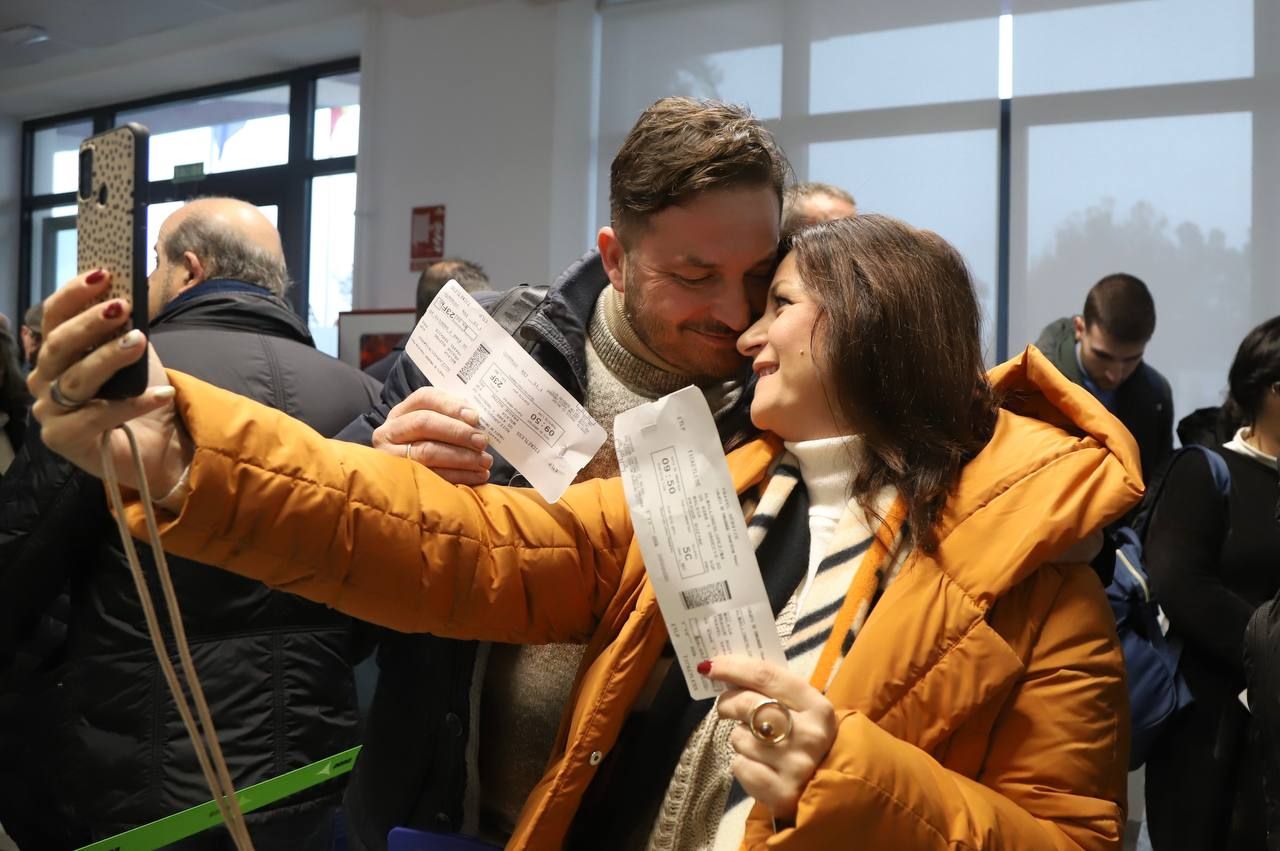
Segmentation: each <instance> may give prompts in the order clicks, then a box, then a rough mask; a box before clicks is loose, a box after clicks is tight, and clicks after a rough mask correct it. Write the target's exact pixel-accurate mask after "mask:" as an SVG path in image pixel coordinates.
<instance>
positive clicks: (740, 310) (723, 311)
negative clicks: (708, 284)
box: [714, 281, 752, 332]
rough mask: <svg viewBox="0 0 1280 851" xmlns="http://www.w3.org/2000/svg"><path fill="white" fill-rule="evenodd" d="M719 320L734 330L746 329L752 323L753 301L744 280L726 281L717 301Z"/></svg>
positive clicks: (716, 315)
mask: <svg viewBox="0 0 1280 851" xmlns="http://www.w3.org/2000/svg"><path fill="white" fill-rule="evenodd" d="M714 316H715V319H716V321H717V322H720V323H721V324H723V325H725V326H727V327H729V328H732V329H733V330H734V331H740V332H741V331H746V330H747V328H748V327H749V326H750V325H751V319H752V316H751V302H750V301H749V300H748V299H747V288H746V285H745V282H743V281H726V282H725V285H724V286H723V287H722V288H721V291H720V294H719V298H717V299H716V303H715V313H714Z"/></svg>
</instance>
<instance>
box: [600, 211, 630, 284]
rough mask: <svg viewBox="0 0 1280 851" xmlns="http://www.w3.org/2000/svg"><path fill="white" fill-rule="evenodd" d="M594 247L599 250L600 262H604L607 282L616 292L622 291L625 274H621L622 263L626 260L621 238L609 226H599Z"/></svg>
mask: <svg viewBox="0 0 1280 851" xmlns="http://www.w3.org/2000/svg"><path fill="white" fill-rule="evenodd" d="M596 247H597V248H598V249H599V250H600V262H601V263H603V264H604V271H605V274H606V275H608V276H609V283H610V284H612V285H613V288H614V289H615V290H617V291H618V292H622V289H623V281H624V279H625V276H624V275H623V274H622V269H623V264H624V263H625V262H626V254H627V253H626V251H625V250H624V249H623V247H622V240H621V239H619V238H618V234H617V233H616V232H614V230H613V228H611V227H602V228H600V233H599V234H597V235H596Z"/></svg>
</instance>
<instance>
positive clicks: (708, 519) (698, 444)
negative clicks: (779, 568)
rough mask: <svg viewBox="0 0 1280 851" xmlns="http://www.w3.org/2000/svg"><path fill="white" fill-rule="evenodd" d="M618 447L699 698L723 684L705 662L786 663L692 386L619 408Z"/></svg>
mask: <svg viewBox="0 0 1280 851" xmlns="http://www.w3.org/2000/svg"><path fill="white" fill-rule="evenodd" d="M613 437H614V447H615V449H616V451H617V453H618V466H619V468H620V470H621V473H622V485H623V489H624V490H625V492H626V496H627V505H628V506H629V508H630V510H631V520H632V523H633V524H634V526H635V535H636V538H637V540H638V541H639V542H640V552H641V554H642V555H643V556H644V564H645V569H646V570H647V571H648V574H649V582H650V584H651V585H653V590H654V593H655V595H656V596H657V599H658V607H659V608H660V609H661V610H662V618H663V620H664V621H666V624H667V632H668V634H669V635H670V637H671V644H672V646H673V647H674V648H675V654H676V661H677V663H678V664H679V665H680V668H681V669H682V670H683V671H684V679H685V683H686V684H688V686H689V694H690V695H692V696H693V698H694V700H701V699H703V698H707V697H714V696H715V695H716V694H717V693H719V692H721V691H723V690H724V686H723V685H722V684H720V683H715V682H712V681H711V680H709V679H707V678H706V677H704V676H702V675H701V674H699V673H698V672H697V666H698V663H699V662H701V661H703V660H704V659H710V658H711V657H712V656H718V655H721V654H727V653H734V654H743V655H746V656H753V657H755V658H757V659H763V660H765V661H768V662H774V663H777V664H779V665H785V664H786V656H785V655H784V653H783V650H782V641H781V640H780V639H779V638H778V628H777V625H776V624H775V623H774V620H773V610H772V609H771V608H770V606H769V597H768V594H767V593H766V592H765V588H764V580H763V579H762V578H761V576H760V568H759V566H758V565H757V563H756V554H755V550H754V549H752V547H751V542H750V541H749V539H748V538H747V524H746V521H745V520H744V519H743V517H742V507H741V506H740V505H739V503H738V495H737V492H736V491H735V490H734V487H733V480H732V478H730V476H729V465H728V464H727V463H726V461H725V457H724V450H723V449H721V447H720V437H719V435H718V433H717V431H716V424H715V420H714V419H713V418H712V416H711V409H710V408H709V407H708V406H707V401H706V399H705V398H704V397H703V395H702V392H701V391H700V390H698V389H697V388H696V387H686V388H685V389H683V390H680V391H678V392H676V393H672V394H671V395H670V396H664V397H663V398H661V399H659V400H658V401H656V402H651V403H649V404H647V405H641V406H640V407H638V408H633V409H631V410H630V411H627V412H625V413H622V414H619V415H618V417H617V418H616V419H615V420H614V422H613Z"/></svg>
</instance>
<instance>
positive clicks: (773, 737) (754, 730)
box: [747, 697, 794, 745]
mask: <svg viewBox="0 0 1280 851" xmlns="http://www.w3.org/2000/svg"><path fill="white" fill-rule="evenodd" d="M768 706H776V707H777V708H778V710H779V711H780V712H782V717H783V718H785V719H786V721H787V723H786V725H785V726H784V727H783V728H782V730H779V729H778V728H777V727H776V726H775V725H774V723H773V722H772V721H768V720H761V719H760V710H762V709H764V708H765V707H768ZM793 725H794V721H793V719H792V717H791V710H790V709H788V708H787V707H785V706H783V705H782V704H781V703H779V702H778V701H776V700H774V699H773V698H772V697H766V698H765V699H764V700H762V701H760V702H759V703H757V704H756V705H755V708H754V709H752V710H751V714H750V715H748V716H747V729H749V730H751V735H753V736H755V737H756V738H757V739H758V740H760V741H762V742H764V743H765V744H766V745H780V744H782V743H783V742H785V741H786V740H787V736H790V735H791V728H792V726H793Z"/></svg>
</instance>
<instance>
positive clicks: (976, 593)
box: [129, 349, 1142, 851]
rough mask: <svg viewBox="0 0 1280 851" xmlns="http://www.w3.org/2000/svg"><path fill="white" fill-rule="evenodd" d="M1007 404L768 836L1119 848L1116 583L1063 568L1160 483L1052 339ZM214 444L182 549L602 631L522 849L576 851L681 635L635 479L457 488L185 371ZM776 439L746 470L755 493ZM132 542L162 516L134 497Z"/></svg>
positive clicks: (309, 579)
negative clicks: (588, 805) (1069, 373)
mask: <svg viewBox="0 0 1280 851" xmlns="http://www.w3.org/2000/svg"><path fill="white" fill-rule="evenodd" d="M991 378H992V381H993V383H994V385H995V386H996V388H997V390H998V391H999V392H1000V393H1001V394H1002V396H1003V398H1005V400H1006V402H1005V408H1004V410H1002V412H1001V414H1000V417H999V420H998V423H997V426H996V432H995V435H994V437H993V439H992V440H991V442H990V444H989V445H988V447H987V448H986V449H984V450H983V451H982V452H981V453H980V454H979V455H978V456H977V457H976V458H975V459H974V460H973V461H971V462H970V463H969V464H968V465H967V467H966V468H965V470H964V473H963V476H962V480H961V482H960V485H959V487H958V489H957V492H956V493H955V495H954V496H953V497H952V498H951V499H950V501H949V503H948V506H947V509H946V512H945V516H944V518H943V519H942V521H941V524H940V529H939V532H940V537H941V544H940V546H939V548H938V550H937V551H936V552H935V553H934V554H932V555H924V554H922V553H918V552H917V553H913V554H911V555H910V556H909V557H908V561H907V563H906V564H905V566H904V568H903V570H902V572H901V574H900V575H899V577H898V578H897V580H896V581H895V582H894V583H893V584H892V585H891V586H890V587H889V588H888V589H887V591H886V592H885V594H884V596H883V598H882V599H881V600H880V601H879V603H878V604H877V606H876V608H875V610H874V612H873V613H872V615H871V617H870V618H869V619H868V621H867V623H866V624H865V626H864V627H863V629H862V631H861V632H860V634H859V636H858V640H857V642H856V643H855V644H854V646H853V648H852V650H851V651H850V653H849V656H848V657H847V658H846V660H845V662H844V664H842V665H841V666H840V668H839V671H838V673H837V676H836V679H835V681H834V683H833V685H832V687H831V688H830V690H829V691H828V697H829V698H830V700H831V701H832V703H833V704H834V705H835V707H836V709H837V711H838V712H839V718H840V723H839V728H838V733H837V737H836V740H835V743H834V745H833V747H832V749H831V751H830V753H829V754H828V756H827V758H826V760H825V762H824V763H823V764H822V765H821V766H820V767H819V768H818V771H817V773H816V774H815V775H814V776H813V778H812V780H811V781H810V782H809V785H808V788H807V789H806V790H805V792H804V795H803V797H802V799H801V802H800V808H799V813H798V816H797V818H796V821H795V824H794V826H791V827H787V828H785V829H782V830H780V831H778V832H776V833H775V832H774V829H773V826H772V825H771V823H770V821H769V819H768V816H767V813H765V812H764V811H763V809H762V808H761V807H757V808H756V810H755V812H753V813H752V817H751V820H750V821H749V823H748V826H747V836H746V842H745V845H746V847H750V848H762V847H768V848H781V849H830V848H836V847H859V848H892V849H915V848H929V849H934V848H936V849H943V848H946V849H953V848H985V849H1011V851H1012V850H1013V849H1016V851H1036V849H1068V848H1080V849H1103V848H1119V847H1120V843H1121V836H1122V833H1123V827H1124V812H1125V800H1124V799H1125V765H1126V759H1127V751H1128V706H1127V702H1126V694H1125V685H1124V673H1123V671H1124V668H1123V665H1122V662H1121V658H1120V651H1119V646H1118V644H1117V641H1116V636H1115V632H1114V627H1113V622H1112V617H1111V614H1110V611H1109V609H1108V607H1107V603H1106V600H1105V598H1104V596H1103V593H1102V587H1101V585H1100V584H1099V582H1098V579H1097V577H1096V576H1095V575H1094V573H1093V572H1092V571H1091V570H1090V569H1089V568H1088V567H1087V566H1086V565H1083V564H1077V565H1064V564H1056V563H1052V562H1053V559H1054V557H1055V556H1057V555H1059V554H1061V553H1063V552H1064V551H1065V550H1067V548H1068V547H1070V546H1071V545H1073V544H1075V543H1076V542H1078V541H1079V540H1080V539H1081V538H1083V537H1085V536H1086V535H1087V534H1088V533H1089V532H1091V531H1092V530H1095V529H1097V528H1099V527H1100V526H1102V525H1103V524H1105V523H1107V522H1109V521H1110V520H1112V519H1114V518H1116V517H1118V516H1119V515H1121V514H1122V513H1124V512H1125V511H1126V510H1127V509H1128V508H1129V507H1130V506H1131V505H1133V504H1134V503H1135V502H1136V501H1137V500H1138V498H1139V496H1140V494H1141V490H1142V486H1141V480H1140V475H1139V472H1138V470H1139V468H1138V461H1137V450H1136V447H1135V445H1134V443H1133V440H1132V438H1131V437H1130V436H1129V434H1128V432H1126V431H1125V429H1124V427H1123V426H1121V425H1120V423H1119V422H1118V421H1117V420H1116V419H1115V418H1114V417H1112V416H1111V415H1110V414H1108V413H1107V412H1106V411H1105V410H1104V409H1103V408H1102V406H1101V405H1099V404H1097V403H1096V402H1095V401H1094V400H1093V399H1092V397H1090V396H1089V395H1088V393H1087V392H1086V391H1084V390H1082V389H1080V388H1078V387H1076V386H1075V385H1073V384H1071V383H1070V382H1068V381H1066V380H1065V379H1064V378H1063V377H1062V376H1061V375H1060V374H1059V373H1058V372H1057V371H1056V370H1055V369H1054V368H1053V367H1052V366H1050V365H1049V363H1048V362H1047V361H1046V360H1045V359H1044V358H1043V356H1041V355H1040V354H1039V352H1037V351H1035V350H1033V349H1032V350H1028V352H1027V353H1025V354H1024V355H1022V356H1021V357H1020V358H1018V359H1016V360H1014V361H1011V362H1009V363H1006V364H1004V365H1003V366H1001V367H998V368H997V369H995V370H994V371H993V372H992V373H991ZM171 379H172V381H173V383H174V384H175V385H176V387H177V389H178V396H177V404H178V407H179V410H180V412H181V415H182V417H183V418H184V419H185V422H186V423H187V426H188V428H189V430H190V432H191V435H192V437H193V439H194V441H195V444H196V447H197V448H196V453H195V460H194V463H193V465H192V469H191V478H190V483H191V493H190V495H189V497H188V498H187V501H186V504H185V506H184V508H183V510H182V512H181V514H180V516H179V517H178V518H177V520H176V521H174V522H171V523H168V524H166V525H165V526H164V531H163V535H164V541H165V549H167V550H170V551H172V552H175V553H179V554H182V555H186V556H189V557H193V558H198V559H199V560H200V561H203V562H206V563H210V564H219V565H223V566H225V567H226V568H228V569H230V570H232V571H235V572H237V573H240V574H243V575H245V576H251V577H254V578H257V579H260V580H262V581H263V582H266V583H268V584H270V585H273V586H276V587H278V588H282V589H285V590H288V591H292V592H295V593H298V594H301V595H303V596H305V597H308V598H310V599H313V600H318V601H320V602H323V603H326V604H328V605H331V606H333V607H335V608H337V609H340V610H341V611H344V612H347V613H349V614H351V615H354V616H356V617H359V618H362V619H365V620H369V621H373V622H376V623H380V624H384V625H386V626H389V627H392V628H395V629H399V630H403V631H422V632H433V633H437V634H440V635H445V636H453V637H458V638H469V639H482V640H489V641H507V642H567V641H578V642H586V643H587V645H588V647H587V651H586V655H585V657H584V660H583V663H582V668H581V670H580V671H579V676H578V681H577V683H576V684H575V687H574V692H573V697H572V699H571V701H570V703H569V705H568V707H567V708H566V710H565V716H564V718H563V722H562V724H561V732H560V741H559V744H558V746H557V749H556V752H555V755H554V756H553V759H552V763H551V765H550V766H549V767H548V769H547V772H546V774H545V776H544V777H543V779H542V780H541V781H540V783H539V784H538V785H537V786H536V787H535V789H534V790H533V793H532V794H531V795H530V797H529V799H528V801H527V802H526V804H525V807H524V811H523V813H522V815H521V819H520V822H519V824H518V826H517V829H516V832H515V835H514V836H513V838H512V839H511V842H510V845H509V846H508V847H510V848H529V849H555V848H559V847H560V846H561V844H562V842H563V838H564V836H565V835H566V832H567V831H568V829H569V826H570V823H571V822H572V820H573V817H574V813H575V812H576V810H577V808H578V806H579V803H580V801H581V799H582V795H583V793H584V791H585V790H586V788H587V785H588V784H589V783H590V781H591V778H592V776H593V773H594V771H595V769H596V766H597V765H599V764H600V762H601V761H602V756H603V755H604V754H605V753H607V752H608V751H609V749H610V747H612V746H613V744H614V742H615V741H616V738H617V736H618V733H619V731H620V729H621V727H622V724H623V721H624V719H625V718H626V716H627V713H628V711H629V709H630V707H631V706H632V704H633V702H634V701H635V699H636V697H637V694H638V692H639V691H640V690H641V688H642V686H643V685H644V683H645V682H646V680H647V678H648V675H649V672H650V670H651V668H652V667H653V665H654V663H655V662H656V661H657V659H658V657H659V654H660V653H661V651H662V648H663V644H664V642H665V641H666V638H667V636H666V630H665V628H664V627H663V623H662V618H661V615H660V613H659V611H658V606H657V603H656V601H655V599H654V594H653V591H652V588H651V587H650V586H649V584H648V582H647V581H646V579H645V573H644V565H643V563H642V561H641V557H640V550H639V548H638V546H637V545H636V544H635V542H634V541H633V540H632V538H633V535H632V527H631V523H630V520H629V518H628V513H627V507H626V502H625V500H624V498H623V494H622V487H621V484H620V483H619V481H618V480H610V481H596V482H587V483H584V484H581V485H577V486H575V487H573V488H571V489H570V490H569V491H568V493H566V494H565V496H564V497H563V498H562V499H561V500H560V501H559V502H558V503H556V504H555V505H548V504H546V503H545V502H544V501H543V500H541V499H540V498H539V497H538V495H537V494H536V493H534V492H532V491H530V490H524V489H507V488H500V487H480V488H475V489H470V488H463V487H454V486H452V485H449V484H447V483H445V482H444V481H443V480H441V479H439V478H437V477H436V476H435V475H433V474H432V473H431V472H429V471H428V470H425V469H423V468H422V467H419V466H417V465H415V464H412V463H410V462H407V461H405V460H404V459H400V458H395V457H392V456H390V455H386V454H382V453H379V452H376V451H373V450H369V449H366V448H364V447H360V446H354V445H348V444H342V443H336V442H329V441H325V440H324V439H322V438H321V437H319V436H318V435H316V434H315V433H313V432H311V431H309V430H308V429H306V428H305V427H304V426H302V425H300V424H299V423H297V422H294V421H293V420H290V419H288V418H287V417H285V416H283V415H281V414H278V413H276V412H275V411H272V410H270V409H267V408H263V407H261V406H257V405H254V404H252V403H250V402H247V401H245V400H243V399H241V398H239V397H237V396H233V395H232V394H229V393H225V392H222V391H220V390H217V389H216V388H213V387H209V386H208V385H204V384H201V383H200V382H198V381H195V380H194V379H190V378H187V377H185V376H182V375H180V374H177V373H174V374H172V375H171ZM779 451H780V446H779V444H778V443H777V442H776V441H773V440H764V439H762V440H758V441H756V442H754V443H751V444H749V445H747V446H745V447H743V448H742V449H740V450H738V451H736V452H734V453H732V455H731V456H730V459H729V463H730V469H731V471H732V473H733V478H734V481H735V484H736V485H737V487H738V488H739V490H740V491H742V490H745V489H746V488H748V487H750V486H751V485H752V484H754V483H755V482H757V481H759V480H760V479H761V478H762V477H763V476H764V474H765V472H766V470H767V468H768V466H769V462H770V461H771V460H772V459H773V458H774V457H775V456H776V454H777V453H778V452H779ZM129 519H130V522H131V524H132V527H133V529H134V530H135V534H141V533H143V529H144V527H143V525H142V518H141V514H140V511H139V509H138V507H137V506H136V505H134V506H132V507H130V509H129Z"/></svg>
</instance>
